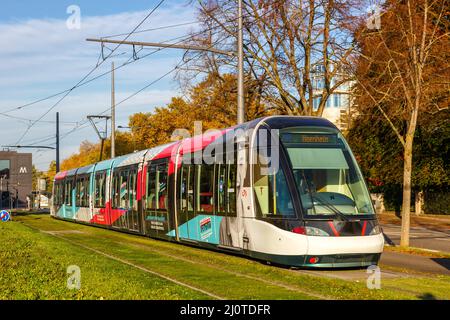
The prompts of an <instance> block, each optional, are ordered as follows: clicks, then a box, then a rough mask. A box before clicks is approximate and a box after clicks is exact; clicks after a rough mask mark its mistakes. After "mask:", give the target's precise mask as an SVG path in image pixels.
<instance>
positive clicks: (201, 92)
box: [130, 74, 269, 148]
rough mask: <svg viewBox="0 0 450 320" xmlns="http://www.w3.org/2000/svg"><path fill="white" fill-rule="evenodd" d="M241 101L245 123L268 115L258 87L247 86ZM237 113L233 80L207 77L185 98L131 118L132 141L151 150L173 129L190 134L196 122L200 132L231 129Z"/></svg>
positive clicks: (234, 80) (173, 100)
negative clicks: (199, 125) (244, 109)
mask: <svg viewBox="0 0 450 320" xmlns="http://www.w3.org/2000/svg"><path fill="white" fill-rule="evenodd" d="M249 82H250V81H249ZM186 100H188V101H186ZM244 100H245V104H246V105H247V109H246V118H247V119H248V120H252V119H255V118H258V117H261V116H264V115H266V114H268V113H269V111H268V110H266V109H267V108H266V106H265V105H264V104H263V102H262V99H261V91H260V87H258V85H257V84H255V85H254V86H251V87H249V90H247V91H246V93H245V99H244ZM236 112H237V91H236V77H235V76H234V75H231V74H224V75H222V76H220V77H216V76H214V75H210V76H208V77H206V79H204V80H203V81H202V82H200V83H199V84H197V85H196V86H195V87H194V88H192V89H191V90H190V92H189V97H188V98H187V99H183V98H180V97H175V98H172V101H171V102H170V103H169V104H168V105H167V106H165V107H160V108H156V109H155V110H154V111H153V112H150V113H137V114H134V115H133V116H131V117H130V126H131V128H132V134H133V137H134V139H135V140H136V141H138V143H139V144H140V145H141V146H143V148H150V147H153V146H157V145H160V144H164V143H167V142H170V140H171V137H172V133H173V132H174V131H175V130H176V129H186V130H188V131H189V132H190V134H191V135H192V134H193V133H194V122H195V121H201V122H202V129H203V130H208V129H222V128H225V127H230V126H233V125H235V124H236Z"/></svg>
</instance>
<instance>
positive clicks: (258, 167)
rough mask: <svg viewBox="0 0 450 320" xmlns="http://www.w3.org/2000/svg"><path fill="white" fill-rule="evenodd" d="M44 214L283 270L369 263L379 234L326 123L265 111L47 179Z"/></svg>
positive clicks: (355, 174) (343, 146) (359, 180)
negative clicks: (50, 194)
mask: <svg viewBox="0 0 450 320" xmlns="http://www.w3.org/2000/svg"><path fill="white" fill-rule="evenodd" d="M51 215H52V216H53V217H55V218H59V219H64V220H69V221H75V222H81V223H86V224H92V225H96V226H103V227H105V228H108V229H112V230H118V231H125V232H130V233H135V234H140V235H144V236H148V237H152V238H158V239H164V240H169V241H174V242H179V243H185V244H189V245H196V246H199V247H205V248H209V249H213V250H220V251H223V252H233V253H239V254H242V255H245V256H249V257H252V258H255V259H258V260H263V261H266V262H269V263H274V264H281V265H285V266H292V267H311V268H335V267H337V268H339V267H364V266H369V265H373V264H377V263H378V261H379V258H380V256H381V252H382V250H383V245H384V238H383V235H382V233H381V230H380V226H379V224H378V221H377V219H376V215H375V211H374V208H373V204H372V201H371V198H370V195H369V192H368V190H367V186H366V184H365V181H364V178H363V176H362V174H361V171H360V169H359V167H358V165H357V163H356V160H355V157H354V156H353V154H352V152H351V150H350V148H349V146H348V144H347V142H346V141H345V139H344V137H343V135H342V134H341V133H340V131H339V130H338V129H337V128H336V127H335V126H334V125H333V124H332V123H331V122H329V121H328V120H326V119H323V118H317V117H299V116H269V117H264V118H259V119H256V120H253V121H250V122H247V123H244V124H241V125H237V126H235V127H232V128H228V129H224V130H211V131H207V132H205V133H203V134H200V135H197V136H194V137H187V138H185V139H182V140H178V141H175V142H172V143H169V144H166V145H162V146H158V147H155V148H151V149H147V150H142V151H138V152H135V153H132V154H128V155H124V156H120V157H116V158H113V159H110V160H105V161H101V162H98V163H95V164H92V165H89V166H85V167H82V168H78V169H73V170H70V171H63V172H59V173H57V174H56V176H55V181H54V187H53V197H52V207H51Z"/></svg>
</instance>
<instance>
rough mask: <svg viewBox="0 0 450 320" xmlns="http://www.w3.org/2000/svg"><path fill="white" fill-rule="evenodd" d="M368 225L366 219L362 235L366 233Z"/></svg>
mask: <svg viewBox="0 0 450 320" xmlns="http://www.w3.org/2000/svg"><path fill="white" fill-rule="evenodd" d="M366 227H367V221H364V224H363V227H362V231H361V235H362V236H363V235H365V234H366Z"/></svg>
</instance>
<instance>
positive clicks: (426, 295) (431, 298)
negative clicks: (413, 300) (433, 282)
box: [417, 292, 437, 300]
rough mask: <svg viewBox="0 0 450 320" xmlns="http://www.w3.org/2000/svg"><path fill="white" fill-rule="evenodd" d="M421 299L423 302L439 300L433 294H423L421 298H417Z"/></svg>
mask: <svg viewBox="0 0 450 320" xmlns="http://www.w3.org/2000/svg"><path fill="white" fill-rule="evenodd" d="M417 297H418V298H419V299H421V300H437V298H436V297H435V296H434V295H433V294H431V293H428V292H427V293H424V294H421V295H419V296H417Z"/></svg>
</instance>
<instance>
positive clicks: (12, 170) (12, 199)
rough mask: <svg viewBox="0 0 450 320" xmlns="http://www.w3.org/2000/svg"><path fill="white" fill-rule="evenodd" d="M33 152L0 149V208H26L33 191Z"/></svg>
mask: <svg viewBox="0 0 450 320" xmlns="http://www.w3.org/2000/svg"><path fill="white" fill-rule="evenodd" d="M32 172H33V168H32V154H31V153H17V152H15V151H0V208H17V207H19V208H25V207H27V196H28V195H30V194H31V192H32V185H33V183H32Z"/></svg>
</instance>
